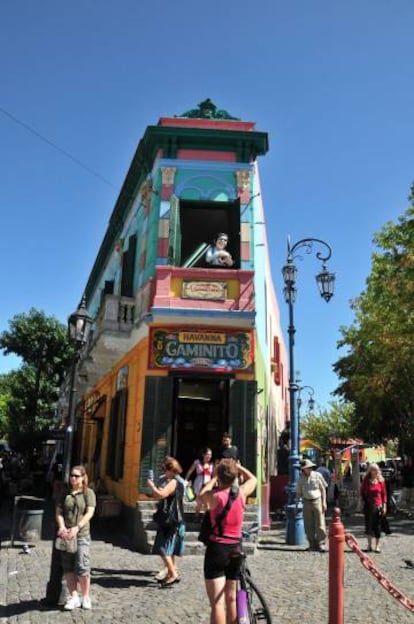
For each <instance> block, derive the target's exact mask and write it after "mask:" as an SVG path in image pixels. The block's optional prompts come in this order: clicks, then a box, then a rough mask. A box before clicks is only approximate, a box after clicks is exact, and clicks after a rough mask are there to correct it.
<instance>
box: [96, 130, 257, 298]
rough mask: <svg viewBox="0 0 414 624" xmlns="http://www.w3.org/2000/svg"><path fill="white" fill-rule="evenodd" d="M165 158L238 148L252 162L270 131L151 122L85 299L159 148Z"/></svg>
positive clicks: (239, 154)
mask: <svg viewBox="0 0 414 624" xmlns="http://www.w3.org/2000/svg"><path fill="white" fill-rule="evenodd" d="M160 149H162V150H163V158H176V157H177V152H178V150H180V149H193V150H197V149H199V150H210V151H213V150H214V151H223V152H229V151H231V152H235V153H236V159H237V162H251V161H252V160H255V159H256V157H257V156H263V155H264V154H266V153H267V151H268V149H269V142H268V134H267V132H249V131H238V130H217V129H212V128H180V127H175V126H148V127H147V129H146V131H145V134H144V136H143V138H142V139H141V140H140V142H139V144H138V147H137V150H136V152H135V154H134V157H133V159H132V162H131V165H130V168H129V170H128V173H127V175H126V177H125V181H124V184H123V185H122V189H121V192H120V194H119V196H118V199H117V201H116V204H115V207H114V210H113V212H112V215H111V218H110V220H109V225H108V228H107V230H106V233H105V236H104V239H103V241H102V244H101V247H100V249H99V251H98V255H97V257H96V260H95V263H94V265H93V267H92V271H91V273H90V276H89V279H88V282H87V284H86V288H85V296H86V301H87V303H89V301H90V300H91V298H92V295H93V293H94V289H95V286H96V284H97V283H98V282H99V279H100V277H101V274H102V271H103V269H104V266H105V263H106V260H107V257H108V256H109V254H110V252H111V250H112V248H113V246H114V243H115V241H116V240H117V238H119V236H120V234H121V230H122V226H123V223H124V220H125V217H126V215H127V213H128V210H129V208H130V206H131V204H132V202H133V200H134V199H135V196H136V194H137V192H138V190H139V188H140V186H141V184H142V183H143V182H144V181H145V180H146V178H147V177H148V175H149V174H150V173H151V170H152V168H153V165H154V161H155V158H156V155H157V153H158V151H159V150H160Z"/></svg>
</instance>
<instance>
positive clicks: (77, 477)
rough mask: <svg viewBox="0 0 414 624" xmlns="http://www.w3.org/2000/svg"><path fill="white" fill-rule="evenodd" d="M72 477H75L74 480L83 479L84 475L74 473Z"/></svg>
mask: <svg viewBox="0 0 414 624" xmlns="http://www.w3.org/2000/svg"><path fill="white" fill-rule="evenodd" d="M70 476H71V477H73V478H74V479H80V478H81V477H83V475H78V474H76V473H75V472H72V474H71V475H70Z"/></svg>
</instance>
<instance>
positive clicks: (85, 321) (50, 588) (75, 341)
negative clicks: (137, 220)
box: [41, 295, 92, 607]
mask: <svg viewBox="0 0 414 624" xmlns="http://www.w3.org/2000/svg"><path fill="white" fill-rule="evenodd" d="M91 327H92V319H91V317H90V316H89V314H88V311H87V309H86V299H85V295H84V296H83V297H82V301H81V302H80V304H79V307H78V309H77V310H76V312H73V314H71V315H70V317H69V319H68V336H69V340H70V342H71V344H72V345H73V346H74V348H75V352H74V357H73V361H72V366H71V370H70V382H69V406H68V426H67V427H66V431H65V439H64V452H63V483H64V484H65V483H68V481H69V472H70V467H71V461H72V450H73V436H74V434H75V407H76V401H75V395H76V382H77V376H78V364H79V359H80V356H81V352H82V349H83V347H84V346H85V345H86V344H87V342H88V339H89V334H90V330H91ZM62 577H63V569H62V564H61V553H60V552H59V551H58V550H56V548H55V547H54V543H53V550H52V558H51V561H50V572H49V581H48V583H47V586H46V596H45V598H43V599H42V601H41V602H42V605H43V606H45V607H51V606H52V607H53V606H56V605H57V604H58V602H59V597H60V593H61V591H62Z"/></svg>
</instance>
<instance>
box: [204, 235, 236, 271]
mask: <svg viewBox="0 0 414 624" xmlns="http://www.w3.org/2000/svg"><path fill="white" fill-rule="evenodd" d="M228 240H229V237H228V235H227V234H225V233H224V232H220V233H219V234H217V236H216V238H215V239H214V242H213V244H212V245H210V247H209V248H208V249H207V252H206V262H207V263H208V264H211V265H213V266H221V267H231V266H233V264H234V260H233V258H232V257H231V254H230V253H229V252H228V251H226V247H227V243H228Z"/></svg>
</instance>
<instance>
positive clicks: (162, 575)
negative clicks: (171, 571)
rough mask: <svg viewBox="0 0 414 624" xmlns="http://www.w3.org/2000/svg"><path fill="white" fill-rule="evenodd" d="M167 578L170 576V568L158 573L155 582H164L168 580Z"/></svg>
mask: <svg viewBox="0 0 414 624" xmlns="http://www.w3.org/2000/svg"><path fill="white" fill-rule="evenodd" d="M167 576H168V568H163V569H162V570H160V571H159V572H158V574H156V575H155V580H156V581H163V580H164V579H166V578H167Z"/></svg>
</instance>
